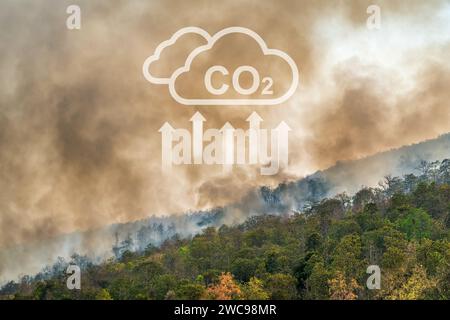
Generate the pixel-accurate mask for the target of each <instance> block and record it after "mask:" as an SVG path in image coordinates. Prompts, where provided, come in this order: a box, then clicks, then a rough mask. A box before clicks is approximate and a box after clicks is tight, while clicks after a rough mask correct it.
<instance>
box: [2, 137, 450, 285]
mask: <svg viewBox="0 0 450 320" xmlns="http://www.w3.org/2000/svg"><path fill="white" fill-rule="evenodd" d="M444 158H450V134H446V135H442V136H440V137H438V138H436V139H433V140H429V141H424V142H421V143H418V144H414V145H411V146H404V147H401V148H399V149H395V150H390V151H387V152H383V153H379V154H376V155H373V156H371V157H367V158H364V159H359V160H354V161H346V162H340V163H338V164H336V165H335V166H333V167H331V168H329V169H327V170H323V171H319V172H316V173H314V174H312V175H310V176H308V177H305V178H302V179H299V180H297V181H292V182H287V183H282V184H280V185H279V186H278V187H277V188H275V189H270V188H267V187H261V188H257V189H255V190H253V191H251V192H249V193H248V194H247V195H245V196H244V197H243V198H242V200H241V201H239V202H236V203H232V204H230V205H228V206H226V207H223V208H215V209H212V210H209V211H200V212H190V213H180V214H172V215H167V216H163V217H149V218H148V219H144V220H140V221H135V222H130V223H125V224H116V225H110V226H106V227H104V228H101V229H96V230H90V231H85V232H77V233H73V234H69V235H62V236H60V237H57V238H52V239H48V240H45V241H40V242H37V243H33V244H26V245H23V246H20V247H11V248H6V249H2V250H0V285H2V284H4V283H5V282H6V281H9V280H12V279H17V277H18V276H19V275H21V274H36V273H38V272H39V271H40V270H41V269H42V267H43V266H45V265H51V264H53V262H54V261H56V260H57V259H58V257H63V258H65V259H66V260H67V259H68V258H69V257H70V256H71V255H72V254H74V253H78V254H80V255H83V256H84V255H85V256H87V257H89V260H90V261H93V262H94V263H100V262H102V261H105V260H107V259H109V258H111V257H120V256H121V254H122V252H123V251H126V250H129V251H137V252H143V251H144V250H145V248H146V247H147V246H148V245H149V244H153V245H155V246H159V245H160V244H161V243H162V242H163V241H164V240H166V239H170V238H171V237H173V236H174V235H178V236H179V237H180V238H186V237H190V236H192V235H195V234H198V233H200V232H201V231H202V230H203V229H204V228H206V227H220V226H221V225H223V224H226V225H229V226H234V225H238V224H242V223H244V222H245V221H246V220H247V219H248V218H250V217H253V216H259V215H286V214H291V213H292V212H297V211H303V210H304V209H306V208H308V207H309V206H310V205H311V204H312V203H315V202H318V201H321V200H322V199H324V198H325V197H334V196H335V195H336V194H339V193H343V192H346V193H347V194H349V195H353V194H354V193H356V192H357V191H358V190H359V189H360V188H361V187H362V186H368V187H373V186H377V184H378V182H379V181H380V180H382V178H383V177H384V176H386V175H393V176H403V175H406V174H410V173H415V174H419V173H420V172H419V171H418V168H420V166H421V162H422V161H434V160H442V159H444Z"/></svg>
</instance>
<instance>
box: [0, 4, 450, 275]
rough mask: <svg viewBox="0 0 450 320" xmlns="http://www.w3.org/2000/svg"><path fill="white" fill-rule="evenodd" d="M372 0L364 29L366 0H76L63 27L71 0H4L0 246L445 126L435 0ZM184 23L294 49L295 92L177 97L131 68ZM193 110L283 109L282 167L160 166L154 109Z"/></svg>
mask: <svg viewBox="0 0 450 320" xmlns="http://www.w3.org/2000/svg"><path fill="white" fill-rule="evenodd" d="M376 2H377V4H378V5H379V6H380V8H381V13H382V16H381V17H382V20H381V29H380V30H369V29H368V28H367V27H366V20H367V18H368V14H367V12H366V9H367V7H368V6H369V5H370V4H372V3H373V1H345V2H344V1H331V2H330V1H260V0H258V1H256V0H254V1H251V0H247V1H241V0H232V1H226V2H225V1H224V2H212V1H206V0H205V1H186V0H184V1H173V0H169V1H146V2H144V1H138V0H135V1H114V2H111V1H106V0H96V1H78V2H77V3H78V5H79V6H80V7H81V13H82V27H81V30H68V29H67V28H66V26H65V21H66V18H67V16H68V15H67V14H66V13H65V10H66V8H67V6H68V5H70V4H72V1H58V2H54V1H43V0H38V1H12V0H4V1H2V2H1V4H0V28H1V29H2V30H3V32H2V33H1V34H0V46H1V50H0V52H1V58H0V68H1V70H2V72H1V73H0V150H1V152H0V190H1V191H2V192H0V248H10V247H13V246H16V245H25V244H27V243H33V242H36V241H40V240H43V239H47V238H51V237H54V236H57V235H59V234H62V233H69V232H74V231H77V230H89V229H94V228H98V227H101V226H105V225H109V224H113V223H119V222H128V221H134V220H138V219H142V218H144V217H148V216H150V215H162V214H170V213H176V212H183V211H186V210H197V209H205V208H210V207H214V206H218V205H220V206H222V205H225V204H227V203H230V202H232V201H235V200H238V199H240V198H241V197H242V196H243V195H244V194H246V192H247V191H248V190H250V189H251V188H253V187H256V186H261V185H272V186H273V185H276V184H278V183H279V182H282V181H287V180H293V179H296V178H299V177H302V176H304V175H306V174H308V173H312V172H314V171H316V170H319V169H324V168H327V167H329V166H331V165H333V164H334V163H336V161H338V160H351V159H358V158H361V157H365V156H368V155H371V154H374V153H377V152H381V151H385V150H389V149H391V148H395V147H399V146H402V145H405V144H411V143H415V142H418V141H422V140H425V139H430V138H433V137H436V136H438V135H439V134H442V133H445V132H448V131H450V112H449V105H448V101H450V91H449V90H448V88H449V87H450V64H449V62H448V56H449V54H450V36H449V35H450V27H449V24H448V21H449V19H450V5H449V3H448V1H428V2H426V3H425V2H424V1H410V0H408V1H406V0H405V1H376ZM191 25H192V26H199V27H202V28H204V29H205V30H208V31H209V32H210V33H211V34H214V33H215V32H217V31H219V30H221V29H223V28H225V27H229V26H243V27H247V28H250V29H252V30H254V31H255V32H257V33H258V34H260V35H261V36H262V37H263V38H264V39H265V41H266V43H267V44H268V45H269V47H272V48H277V49H280V50H283V51H285V52H287V53H288V54H289V55H290V56H291V57H292V58H293V59H294V60H295V61H296V63H297V65H298V66H299V69H300V78H301V80H300V82H301V83H300V87H299V89H298V91H297V93H296V94H295V95H294V97H292V98H291V99H290V100H289V101H288V102H286V103H284V104H283V105H280V106H275V107H254V108H253V107H252V108H251V107H245V106H244V107H225V108H208V107H186V106H181V105H178V104H177V103H176V102H174V101H173V100H172V99H171V98H170V95H169V93H168V91H167V89H166V88H165V87H163V86H155V85H151V84H149V83H148V82H147V81H146V80H145V79H144V77H143V76H142V73H141V67H142V63H143V61H144V60H145V58H146V57H148V56H149V55H151V54H152V53H153V51H154V49H155V48H156V47H157V45H158V44H159V43H160V42H162V41H164V40H166V39H168V38H169V37H170V36H171V35H172V34H173V33H174V32H175V31H177V30H178V29H180V28H182V27H185V26H191ZM181 49H182V48H181ZM182 51H183V50H180V52H182ZM180 54H181V53H180ZM173 58H174V59H175V57H173ZM171 61H173V59H169V61H168V62H167V63H168V64H170V63H171ZM197 89H198V88H196V87H195V85H193V86H192V90H197ZM195 111H200V112H201V113H202V114H203V115H204V117H205V118H206V119H207V122H206V123H205V126H206V127H211V128H220V127H221V126H223V124H224V123H225V122H226V121H229V122H231V123H232V124H233V125H234V126H235V127H240V128H247V123H246V122H245V119H246V118H247V117H248V116H249V115H250V113H251V112H252V111H257V112H258V113H259V114H260V115H261V117H262V118H263V119H264V120H265V121H264V122H263V126H264V127H266V128H273V127H274V126H275V125H276V124H278V123H279V122H280V121H282V120H284V121H286V122H287V123H288V124H289V125H290V126H291V128H292V129H293V131H292V132H291V136H290V145H289V147H290V151H291V153H290V167H289V169H288V170H286V171H285V172H281V173H280V174H279V175H277V176H273V177H264V176H260V175H259V174H258V170H257V168H254V167H242V168H236V170H234V172H233V173H232V174H231V175H230V176H224V175H223V174H222V171H221V168H220V167H214V166H213V167H209V166H201V165H196V166H180V167H174V169H173V170H172V172H171V173H170V174H163V173H162V172H161V136H160V134H159V133H158V129H159V128H160V127H161V126H162V124H163V123H164V122H166V121H168V122H169V123H171V125H172V126H174V127H183V128H189V129H190V125H191V123H190V122H189V119H190V117H192V115H193V114H194V113H195ZM361 174H363V173H361ZM88 245H89V244H88V243H87V244H86V246H88ZM0 268H1V266H0ZM0 273H1V269H0Z"/></svg>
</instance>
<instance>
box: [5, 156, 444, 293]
mask: <svg viewBox="0 0 450 320" xmlns="http://www.w3.org/2000/svg"><path fill="white" fill-rule="evenodd" d="M449 228H450V161H449V160H444V161H442V162H434V163H425V162H423V163H422V165H421V167H420V174H418V175H412V174H410V175H407V176H404V177H402V178H397V177H385V180H384V181H383V183H381V184H380V186H379V187H378V188H362V189H361V190H360V191H359V192H357V193H356V194H355V195H353V196H351V197H350V196H348V195H346V194H339V195H337V196H336V197H334V198H330V199H325V200H322V201H320V202H319V203H312V204H311V205H310V206H309V207H307V208H305V210H303V211H302V212H292V214H283V215H278V216H275V215H263V216H255V217H251V218H249V219H248V220H247V221H246V222H245V223H243V224H241V225H238V226H233V227H229V226H225V225H224V226H222V227H220V228H213V227H210V228H206V229H205V230H204V231H203V232H202V233H201V234H198V235H196V236H194V237H192V238H189V239H181V238H180V237H177V236H175V237H173V238H171V239H169V240H166V241H165V242H164V243H163V244H162V245H161V246H160V247H154V246H152V245H149V246H148V247H147V249H146V250H145V251H143V252H130V251H125V252H123V253H122V254H121V256H120V257H119V258H117V259H111V260H109V261H106V262H104V263H102V264H100V265H93V264H92V263H90V262H89V261H88V260H87V259H86V258H84V257H80V256H74V257H73V259H72V261H69V262H66V261H64V260H63V259H60V260H59V261H58V262H57V263H55V264H54V265H53V266H52V267H49V268H47V269H46V270H44V271H43V272H41V273H40V274H38V275H37V276H35V277H29V276H25V277H22V279H21V281H19V282H18V283H16V282H10V283H8V284H7V285H5V286H4V287H3V288H2V289H1V291H0V297H2V298H3V299H450V231H449V230H450V229H449ZM68 263H75V264H77V265H79V266H80V267H81V268H82V275H81V290H73V291H70V290H68V289H67V287H66V279H67V275H66V274H65V270H66V268H67V265H68ZM369 265H378V266H380V268H381V289H379V290H369V289H367V287H366V280H367V277H368V276H369V275H368V274H367V273H366V269H367V267H368V266H369Z"/></svg>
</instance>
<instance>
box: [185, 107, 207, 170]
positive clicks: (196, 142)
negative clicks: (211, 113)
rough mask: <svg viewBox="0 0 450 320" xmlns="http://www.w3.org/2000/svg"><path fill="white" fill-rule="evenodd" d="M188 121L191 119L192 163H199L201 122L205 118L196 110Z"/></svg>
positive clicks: (201, 148)
mask: <svg viewBox="0 0 450 320" xmlns="http://www.w3.org/2000/svg"><path fill="white" fill-rule="evenodd" d="M189 121H192V132H193V138H192V140H193V142H192V144H193V150H194V164H201V163H202V160H203V154H202V153H203V122H204V121H206V119H205V118H204V117H203V116H202V114H201V113H200V112H198V111H197V112H196V113H195V114H194V115H193V116H192V118H191V119H190V120H189Z"/></svg>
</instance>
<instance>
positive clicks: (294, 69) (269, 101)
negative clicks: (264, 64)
mask: <svg viewBox="0 0 450 320" xmlns="http://www.w3.org/2000/svg"><path fill="white" fill-rule="evenodd" d="M186 33H196V34H199V35H201V36H203V37H204V38H205V39H206V40H207V44H206V45H202V46H200V47H198V48H196V49H194V50H193V51H192V52H191V53H190V54H189V56H188V58H187V59H186V62H185V64H184V66H183V67H181V68H178V69H177V70H175V72H174V73H173V74H172V76H171V77H170V78H157V77H153V76H152V75H151V74H150V72H149V67H150V65H151V64H152V63H153V62H155V61H157V60H158V59H159V56H160V54H161V52H162V51H163V50H164V48H166V47H168V46H170V45H172V44H174V43H175V42H176V41H177V39H178V38H180V37H181V36H182V35H184V34H186ZM233 33H240V34H245V35H248V36H250V37H251V38H253V39H254V40H255V41H256V42H257V43H258V45H259V46H260V48H261V50H262V52H263V54H264V55H265V56H269V55H270V56H277V57H279V58H281V59H283V60H284V61H285V62H286V63H287V64H288V65H289V67H290V69H291V71H292V82H291V85H290V87H289V89H288V90H287V91H286V92H285V93H284V94H283V95H282V96H281V97H278V98H272V99H185V98H183V97H181V96H180V95H179V94H178V92H177V91H176V89H175V82H176V80H177V78H178V76H180V75H181V74H183V73H185V72H189V71H190V68H191V64H192V61H193V60H194V59H195V57H197V56H198V55H199V54H200V53H202V52H205V51H207V50H210V49H211V48H212V47H213V46H214V44H215V43H216V42H217V41H218V40H219V39H221V38H222V37H224V36H226V35H229V34H233ZM143 74H144V77H145V78H146V79H147V80H148V81H149V82H151V83H154V84H167V85H168V86H169V92H170V94H171V96H172V97H173V98H174V99H175V100H176V101H177V102H178V103H180V104H184V105H276V104H280V103H283V102H284V101H286V100H287V99H289V98H290V97H291V96H292V95H293V94H294V92H295V90H296V89H297V86H298V83H299V73H298V68H297V65H296V64H295V62H294V60H293V59H292V58H291V57H290V56H289V55H288V54H286V53H285V52H283V51H281V50H277V49H269V48H268V47H267V45H266V43H265V42H264V40H263V39H262V38H261V37H260V36H259V35H258V34H257V33H256V32H254V31H252V30H250V29H247V28H243V27H230V28H226V29H223V30H221V31H219V32H217V33H216V34H215V35H214V36H212V37H211V36H210V35H209V34H208V33H207V32H206V31H205V30H203V29H201V28H198V27H186V28H183V29H180V30H179V31H177V32H176V33H175V34H174V35H173V36H172V37H171V38H170V39H169V40H166V41H164V42H162V43H161V44H160V45H159V46H158V47H157V49H156V50H155V53H154V54H153V55H152V56H150V57H148V58H147V59H146V60H145V62H144V65H143Z"/></svg>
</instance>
